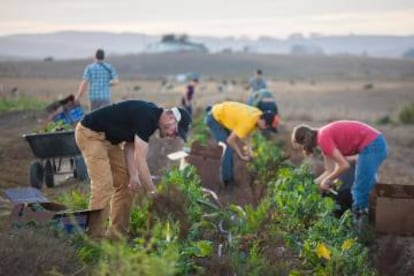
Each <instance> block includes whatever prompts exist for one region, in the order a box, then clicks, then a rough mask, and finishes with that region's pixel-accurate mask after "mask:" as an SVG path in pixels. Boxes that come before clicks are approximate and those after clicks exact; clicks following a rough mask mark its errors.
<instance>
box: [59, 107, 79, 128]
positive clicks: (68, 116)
mask: <svg viewBox="0 0 414 276" xmlns="http://www.w3.org/2000/svg"><path fill="white" fill-rule="evenodd" d="M84 115H85V112H84V110H83V108H82V106H80V105H79V106H75V107H73V108H71V109H68V110H64V111H63V112H61V113H58V114H57V115H55V117H53V121H55V122H57V121H60V120H63V121H64V122H65V123H66V124H68V125H71V124H73V123H77V122H79V121H80V120H82V118H83V116H84Z"/></svg>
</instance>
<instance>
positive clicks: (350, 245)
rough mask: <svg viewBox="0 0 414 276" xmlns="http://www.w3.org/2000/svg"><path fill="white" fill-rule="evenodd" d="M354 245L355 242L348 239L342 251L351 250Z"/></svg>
mask: <svg viewBox="0 0 414 276" xmlns="http://www.w3.org/2000/svg"><path fill="white" fill-rule="evenodd" d="M354 243H355V241H354V240H353V239H347V240H346V241H344V243H343V244H342V250H349V249H350V248H351V247H352V245H354Z"/></svg>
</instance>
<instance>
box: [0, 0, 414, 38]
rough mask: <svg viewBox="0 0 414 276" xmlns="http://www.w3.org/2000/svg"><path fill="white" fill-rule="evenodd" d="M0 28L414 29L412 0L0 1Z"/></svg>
mask: <svg viewBox="0 0 414 276" xmlns="http://www.w3.org/2000/svg"><path fill="white" fill-rule="evenodd" d="M0 1H1V2H2V3H1V9H2V12H1V16H0V35H7V34H14V33H35V32H42V33H44V32H52V31H60V30H79V31H109V32H140V33H147V34H163V33H167V32H173V33H187V34H190V35H215V36H228V35H232V36H241V35H246V36H249V37H252V38H255V37H258V36H262V35H266V36H273V37H280V38H284V37H287V36H288V35H289V34H291V33H295V32H302V33H304V34H306V35H307V34H310V33H320V34H331V35H332V34H349V33H354V34H387V35H410V34H414V0H302V1H299V0H283V1H281V0H249V1H246V0H203V1H199V0H176V1H174V0H118V1H114V0H0Z"/></svg>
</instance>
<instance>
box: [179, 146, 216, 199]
mask: <svg viewBox="0 0 414 276" xmlns="http://www.w3.org/2000/svg"><path fill="white" fill-rule="evenodd" d="M222 154H223V147H221V146H219V145H207V146H203V145H201V144H200V143H198V142H194V143H193V144H192V146H191V152H190V154H189V155H188V156H187V157H186V161H187V162H188V163H189V164H191V165H193V166H194V167H196V169H197V172H198V174H199V175H200V179H201V183H202V185H203V186H204V187H206V188H208V189H210V190H213V191H215V192H217V191H218V190H219V189H220V186H222V185H223V184H221V180H220V170H221V156H222Z"/></svg>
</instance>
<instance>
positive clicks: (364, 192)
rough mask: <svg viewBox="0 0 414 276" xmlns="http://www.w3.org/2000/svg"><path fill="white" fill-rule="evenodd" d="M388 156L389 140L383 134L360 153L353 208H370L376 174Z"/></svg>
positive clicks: (353, 189) (356, 170)
mask: <svg viewBox="0 0 414 276" xmlns="http://www.w3.org/2000/svg"><path fill="white" fill-rule="evenodd" d="M386 157H387V142H386V141H385V138H384V136H383V135H382V134H381V135H378V137H377V138H375V140H374V141H372V142H371V143H370V144H369V145H368V146H366V147H365V148H364V149H363V150H362V151H361V152H360V153H359V156H358V160H357V163H356V168H355V183H354V185H353V186H352V199H353V204H352V208H353V209H365V208H368V200H369V193H370V192H371V190H372V189H373V188H374V186H375V183H376V179H375V176H376V174H377V172H378V169H379V167H380V166H381V164H382V162H383V161H384V160H385V158H386Z"/></svg>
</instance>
